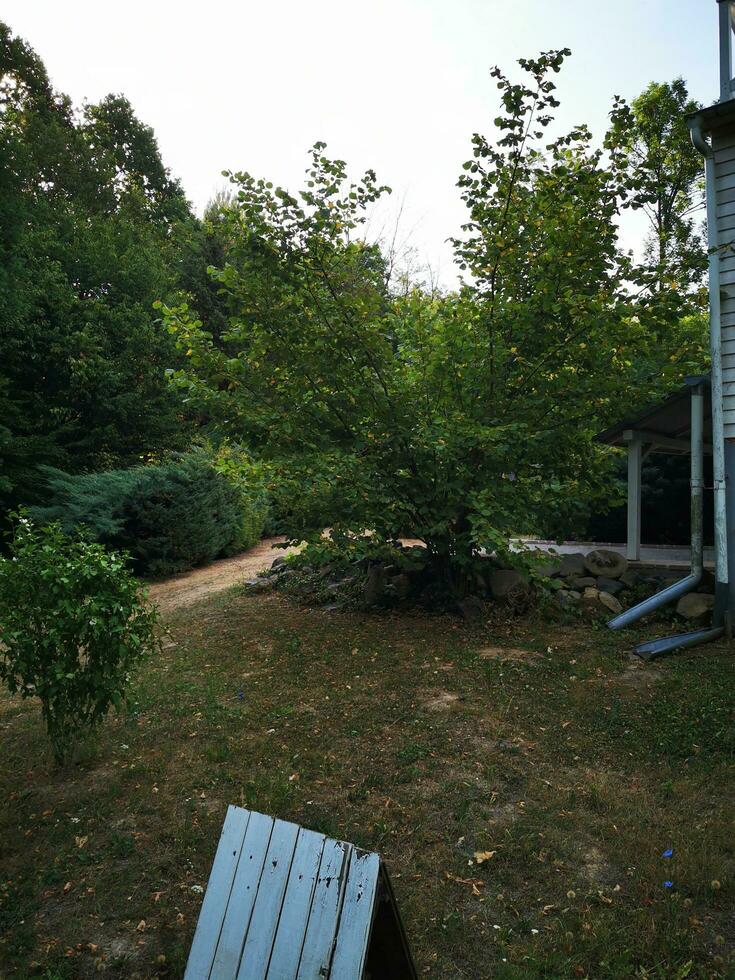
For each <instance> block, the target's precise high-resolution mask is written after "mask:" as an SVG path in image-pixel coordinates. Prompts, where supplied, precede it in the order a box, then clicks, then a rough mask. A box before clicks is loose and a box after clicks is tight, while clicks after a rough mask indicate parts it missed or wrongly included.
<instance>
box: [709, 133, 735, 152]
mask: <svg viewBox="0 0 735 980" xmlns="http://www.w3.org/2000/svg"><path fill="white" fill-rule="evenodd" d="M733 147H735V133H733V132H732V130H730V129H716V130H715V131H714V133H713V134H712V149H713V150H714V151H715V153H726V152H727V151H728V150H731V149H733Z"/></svg>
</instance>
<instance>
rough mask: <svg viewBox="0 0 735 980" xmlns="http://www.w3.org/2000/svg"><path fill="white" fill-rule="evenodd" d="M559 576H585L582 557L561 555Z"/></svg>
mask: <svg viewBox="0 0 735 980" xmlns="http://www.w3.org/2000/svg"><path fill="white" fill-rule="evenodd" d="M559 574H560V575H562V576H563V577H564V578H566V577H567V576H568V575H569V576H571V575H574V576H580V575H584V574H585V564H584V555H581V554H579V555H578V554H572V555H562V556H561V559H560V569H559Z"/></svg>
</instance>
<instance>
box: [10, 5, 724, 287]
mask: <svg viewBox="0 0 735 980" xmlns="http://www.w3.org/2000/svg"><path fill="white" fill-rule="evenodd" d="M0 19H2V20H4V21H5V22H6V23H8V24H9V25H10V27H11V29H12V30H13V32H14V33H15V34H19V35H20V36H22V37H24V38H25V39H26V40H27V41H28V42H29V43H30V45H31V46H32V47H33V48H34V49H35V50H36V52H37V53H38V54H39V55H40V56H41V58H42V59H43V61H44V62H45V64H46V67H47V70H48V72H49V75H50V77H51V80H52V82H53V84H54V86H55V87H56V88H57V89H58V90H60V91H63V92H65V93H67V94H68V95H70V96H71V97H72V99H73V100H74V101H75V103H77V104H81V103H82V102H83V101H85V100H87V101H90V102H94V101H97V100H99V99H100V98H102V97H103V96H104V95H106V94H107V93H109V92H114V93H123V94H124V95H126V96H127V97H128V99H129V100H130V102H131V103H132V105H133V107H134V108H135V111H136V113H137V115H138V116H139V118H141V119H142V120H143V121H144V122H146V123H147V124H148V125H150V126H152V127H153V129H154V131H155V133H156V136H157V138H158V142H159V146H160V149H161V152H162V155H163V159H164V162H165V164H166V165H167V166H168V167H169V168H170V170H171V172H172V173H173V174H174V175H175V176H177V177H178V178H179V179H180V180H181V182H182V183H183V186H184V188H185V190H186V193H187V196H188V197H189V199H190V200H191V201H192V203H193V204H194V206H195V208H196V209H197V211H198V212H201V211H202V209H203V208H204V206H205V205H206V203H207V201H208V200H209V199H210V198H211V197H212V195H213V194H214V193H215V192H216V191H217V190H218V189H221V188H223V187H224V186H226V184H227V181H226V179H225V178H224V177H222V171H223V170H225V169H228V170H247V171H249V172H250V173H252V174H253V175H254V176H256V177H264V178H266V179H268V180H272V181H273V182H274V183H278V184H281V185H282V186H285V187H287V188H289V189H291V190H298V189H299V188H300V187H301V186H302V177H303V172H304V169H305V167H306V163H307V151H308V148H309V147H310V146H311V145H312V144H313V143H314V142H315V141H316V140H323V141H324V142H325V143H327V153H328V154H329V155H331V156H336V157H339V158H341V159H344V160H346V161H347V163H348V165H349V168H350V172H351V173H353V174H354V175H355V176H357V175H358V174H359V173H362V171H363V170H365V169H366V168H368V167H372V168H373V169H375V170H376V171H377V175H378V178H379V180H380V181H381V182H383V183H387V184H389V185H390V186H391V187H392V188H393V196H392V198H391V201H390V205H389V207H388V209H387V210H384V211H383V212H381V213H380V214H378V215H376V216H374V218H373V219H372V220H371V229H370V233H371V234H372V235H374V236H376V235H378V234H379V233H380V231H381V230H382V229H385V233H386V234H392V231H393V226H394V223H395V219H396V216H397V214H398V212H399V211H402V214H401V219H400V226H399V241H400V242H401V243H408V244H410V245H411V246H412V247H413V248H415V250H416V252H417V254H418V256H419V257H420V259H421V261H422V262H426V263H428V264H429V265H430V266H431V268H432V270H433V273H434V275H435V276H437V277H438V278H439V281H440V282H442V283H443V284H444V285H453V284H454V282H455V281H456V280H455V275H456V273H455V270H454V269H453V265H452V251H451V247H450V246H449V244H448V243H447V239H448V238H449V237H450V236H451V235H454V234H457V233H458V232H459V230H460V225H461V223H462V221H463V220H464V219H465V211H464V205H463V204H462V201H461V200H460V197H459V192H458V190H457V188H456V181H457V177H458V175H459V173H460V169H461V165H462V163H463V161H464V160H466V159H467V158H468V157H469V156H470V155H471V148H470V140H471V137H472V134H473V133H474V132H478V131H479V132H484V133H488V134H490V133H492V120H493V118H494V117H495V116H496V115H497V114H498V113H497V89H496V88H495V84H494V82H493V81H492V80H491V78H490V74H489V70H490V68H491V67H492V66H493V65H496V64H497V65H500V66H501V67H502V68H503V69H504V70H505V71H506V72H513V70H514V68H515V67H516V66H515V62H516V60H517V59H518V58H521V57H534V56H535V55H536V54H538V52H539V51H541V50H548V49H550V48H559V47H569V48H571V49H572V57H571V58H570V59H569V60H568V61H567V63H566V65H565V68H564V70H563V73H562V74H561V75H560V76H559V77H558V85H559V97H560V98H561V102H562V106H561V108H560V110H559V111H558V119H559V124H560V126H563V127H564V128H567V127H571V126H572V125H573V124H576V123H579V122H586V123H587V124H588V125H589V126H590V127H591V129H592V131H593V133H594V134H595V135H596V136H597V137H598V138H601V137H602V134H603V133H604V131H605V128H606V125H607V113H608V112H609V109H610V105H611V102H612V98H613V95H615V94H619V95H622V96H624V97H626V98H628V99H631V98H633V97H635V96H636V95H637V94H638V93H639V92H640V91H641V90H642V89H643V88H644V87H645V86H646V85H647V84H648V83H649V82H650V81H654V80H655V81H664V80H670V79H672V78H674V77H676V76H678V75H681V76H683V77H684V78H685V79H687V81H688V83H689V88H690V92H691V94H692V95H693V96H694V97H695V98H697V99H699V100H700V101H702V102H704V103H706V104H710V103H711V102H713V101H715V99H716V97H717V94H718V65H717V58H718V54H717V50H718V49H717V3H716V2H715V0H615V2H612V0H605V2H602V0H599V2H595V0H546V2H538V0H537V2H531V0H360V2H357V0H258V2H253V0H237V2H235V0H207V2H206V3H203V2H201V0H198V2H192V0H176V2H173V0H145V2H144V0H125V2H124V3H110V2H104V0H63V2H61V3H60V2H59V0H0ZM623 232H624V239H625V243H626V245H628V246H629V247H632V246H634V245H635V244H636V243H637V241H638V239H639V238H640V236H641V234H642V226H640V225H636V224H635V223H632V224H631V223H629V224H628V225H626V226H625V227H624V230H623Z"/></svg>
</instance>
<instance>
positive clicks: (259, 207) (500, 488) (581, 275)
mask: <svg viewBox="0 0 735 980" xmlns="http://www.w3.org/2000/svg"><path fill="white" fill-rule="evenodd" d="M565 53H566V52H549V53H547V54H545V55H542V56H541V57H540V58H538V59H537V60H534V61H522V62H521V65H522V67H523V69H524V71H525V79H526V80H524V81H523V82H522V83H520V84H517V83H513V82H511V81H510V80H509V79H507V78H506V77H505V76H503V75H502V74H501V73H500V72H499V71H496V72H494V75H495V77H496V80H497V83H498V86H499V88H500V91H501V100H502V111H501V115H500V116H499V117H498V118H497V119H496V121H495V122H496V128H497V130H498V131H499V137H498V138H497V139H496V140H495V142H491V141H490V140H489V139H487V138H486V137H484V136H480V135H476V136H475V137H474V140H473V158H472V159H471V160H470V161H469V162H468V163H467V164H466V165H465V171H464V174H463V176H462V178H461V180H460V187H461V190H462V194H463V196H464V199H465V201H466V203H467V207H468V222H467V224H466V225H465V228H464V235H463V236H462V237H461V238H460V239H458V240H457V241H456V243H455V245H456V251H457V256H458V259H459V261H460V264H461V266H462V268H463V269H465V270H466V272H467V273H468V274H469V275H468V283H467V285H465V286H464V287H463V288H462V289H461V291H460V292H459V293H457V294H452V295H448V296H444V297H441V296H440V297H436V296H427V295H426V294H425V293H423V292H421V291H420V290H418V289H416V290H413V291H409V292H408V293H407V294H403V295H401V296H400V297H395V296H391V295H390V294H389V293H388V292H387V290H386V287H385V262H384V260H383V258H382V256H381V255H380V253H379V252H378V251H377V250H376V249H375V248H374V247H370V246H368V245H367V244H366V243H365V242H364V241H363V240H362V239H361V238H360V225H361V223H362V222H363V220H364V216H365V213H366V209H367V208H369V207H370V205H371V204H372V203H373V202H374V201H375V200H376V199H377V198H378V197H379V196H380V195H381V194H382V193H383V192H384V191H385V190H386V189H385V188H383V187H380V186H378V184H377V182H376V179H375V175H374V174H373V173H372V172H368V173H367V174H366V175H365V176H364V177H363V178H362V180H361V181H359V182H356V183H349V182H348V180H347V174H346V169H345V165H344V164H343V163H342V162H341V161H334V160H330V159H329V158H328V157H327V156H326V155H325V154H324V152H323V151H324V146H323V144H317V145H316V147H315V148H314V150H313V153H312V160H311V165H310V167H309V169H308V171H307V184H306V188H305V189H304V190H303V191H302V192H301V193H300V194H299V195H298V196H294V195H292V194H290V193H289V192H287V191H285V190H283V189H281V188H277V187H273V186H272V185H271V184H270V183H269V182H266V181H263V180H255V179H254V178H252V177H251V176H249V175H248V174H235V175H233V177H232V179H233V183H234V185H235V188H236V190H237V195H236V200H235V202H234V205H233V206H232V207H231V208H229V209H228V211H227V216H226V221H227V222H228V232H227V238H228V241H229V243H230V244H229V247H228V252H227V261H226V263H225V264H224V266H223V267H221V268H218V269H215V270H213V275H214V278H215V280H216V281H217V282H218V283H219V284H220V286H221V288H222V289H223V290H224V291H225V292H226V293H227V294H228V296H229V297H230V301H231V304H232V309H233V310H234V311H235V313H234V315H233V316H232V317H231V319H230V324H231V325H230V329H229V330H228V332H227V333H225V334H224V335H223V336H221V337H219V338H215V337H213V335H212V332H211V331H207V330H206V329H205V326H204V325H203V323H202V321H201V319H199V318H198V317H197V316H196V315H195V314H193V313H192V311H191V310H189V309H188V308H187V305H186V304H180V305H178V306H176V307H170V308H167V309H166V310H165V316H166V321H167V323H168V325H169V328H170V329H171V330H172V332H173V333H174V334H175V336H176V337H177V339H178V342H179V344H180V346H181V349H182V351H183V353H184V354H185V356H186V358H187V367H186V368H185V369H183V370H181V371H179V372H178V373H176V375H175V381H176V382H177V384H178V385H179V386H180V387H181V388H183V389H185V390H186V391H187V394H188V397H190V398H193V399H194V400H198V401H200V402H201V403H203V404H205V405H206V406H207V409H208V410H209V411H210V412H212V413H213V415H214V416H215V417H216V416H218V417H219V420H220V422H221V424H222V425H223V426H226V427H228V428H230V429H232V430H234V431H235V432H236V433H237V435H238V437H240V438H243V437H244V438H246V439H247V440H249V441H250V442H251V443H255V444H257V445H258V446H259V448H260V450H261V452H262V453H263V454H264V455H265V456H266V457H267V458H269V459H270V461H271V463H272V465H273V467H274V468H275V469H276V471H277V472H278V474H279V481H278V483H279V485H280V486H281V488H282V489H283V488H285V489H286V491H287V496H288V499H289V500H290V506H291V526H290V530H291V532H292V533H293V534H294V535H299V536H301V535H303V534H304V531H305V529H307V528H308V527H311V528H313V529H314V530H313V533H314V534H315V535H316V534H318V533H319V531H320V530H321V527H322V526H323V525H324V524H325V523H327V522H328V523H329V524H330V526H331V527H332V529H333V534H335V535H336V536H338V537H339V536H340V535H341V534H353V535H354V534H359V533H361V532H362V531H364V530H365V529H370V530H371V531H372V532H373V533H374V534H375V535H376V536H377V537H378V538H380V539H385V538H393V537H396V536H398V535H400V534H409V535H416V536H418V537H421V538H423V539H424V540H425V541H426V542H427V545H428V548H429V551H430V553H431V555H432V556H433V558H434V560H435V562H436V564H437V567H438V568H439V569H440V571H441V572H442V573H443V574H444V576H445V578H446V581H447V583H448V584H449V586H450V587H451V588H452V589H454V590H455V591H457V592H461V591H462V590H463V589H464V588H465V587H466V583H467V582H468V580H469V578H470V574H471V572H472V565H473V562H474V561H475V559H476V557H477V556H478V554H479V552H480V550H481V549H492V548H496V549H500V550H506V551H507V548H508V537H509V535H511V534H513V533H518V532H519V531H533V530H535V529H536V528H538V527H539V526H540V525H541V524H542V522H543V524H544V526H547V527H548V514H549V513H550V512H551V513H554V514H555V515H557V516H558V518H559V520H561V518H562V517H563V516H564V515H566V514H568V513H569V512H570V511H574V510H575V509H578V508H580V507H581V506H583V501H584V502H586V504H589V503H590V502H592V501H593V500H594V499H595V498H596V497H598V496H601V495H604V492H605V484H604V480H603V470H602V464H601V461H600V460H599V458H598V457H597V455H596V453H595V452H594V451H593V449H592V446H591V440H590V437H591V435H592V434H593V433H594V431H595V430H596V428H597V427H599V426H600V425H601V423H602V422H603V421H604V420H606V419H607V418H609V417H610V416H611V415H613V414H615V413H616V412H618V411H619V407H620V404H621V401H622V400H623V399H625V401H626V403H629V401H630V397H629V390H630V387H631V385H634V384H635V383H636V382H637V380H639V379H641V378H643V377H645V375H646V371H650V367H651V365H650V362H649V363H648V364H646V343H647V342H646V337H647V336H648V335H649V330H648V326H649V322H653V321H657V320H658V319H660V318H661V317H666V316H669V315H670V314H671V310H672V306H671V303H670V301H669V298H668V297H660V296H659V297H658V298H657V300H656V302H653V301H651V300H646V301H643V302H642V301H640V300H634V299H633V298H632V296H631V292H630V285H631V283H634V282H635V280H636V276H637V272H636V270H635V269H634V268H633V266H632V263H631V260H630V259H629V258H628V257H627V256H626V255H624V254H622V253H621V252H620V250H619V248H618V244H617V235H616V217H617V212H618V208H619V206H620V201H621V197H623V196H624V195H625V194H627V193H628V189H627V187H626V184H625V181H622V182H621V180H620V175H619V172H618V171H617V170H616V169H615V168H612V169H610V168H607V167H606V166H605V165H604V163H603V158H602V156H601V154H600V153H599V152H597V151H594V150H593V149H592V148H591V145H590V136H589V133H588V132H587V130H586V129H585V128H584V127H578V128H576V129H575V130H573V131H572V132H571V133H569V134H566V135H564V136H561V137H557V138H555V139H551V138H550V137H549V136H548V133H549V127H550V124H551V122H552V117H553V109H554V108H555V106H556V104H557V103H556V99H555V95H554V91H555V89H554V83H553V80H552V78H553V74H554V73H555V72H556V71H558V70H559V68H560V66H561V64H562V61H563V58H564V55H565ZM659 353H660V357H659V362H658V363H659V368H658V373H659V374H661V373H662V371H661V363H662V362H663V363H664V364H665V363H666V362H667V358H666V354H665V352H659ZM657 356H658V355H657ZM663 373H664V374H665V373H666V372H665V369H664V371H663ZM647 394H648V392H646V393H645V394H644V395H643V397H646V395H647Z"/></svg>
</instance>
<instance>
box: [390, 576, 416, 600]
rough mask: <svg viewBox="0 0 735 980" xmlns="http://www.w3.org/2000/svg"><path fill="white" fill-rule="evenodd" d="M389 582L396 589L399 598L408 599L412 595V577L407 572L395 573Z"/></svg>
mask: <svg viewBox="0 0 735 980" xmlns="http://www.w3.org/2000/svg"><path fill="white" fill-rule="evenodd" d="M388 584H389V585H391V586H392V587H393V588H394V589H395V593H396V595H397V596H398V598H399V599H408V597H409V596H410V595H411V589H412V583H411V577H410V576H409V575H406V573H405V572H401V574H400V575H394V576H393V578H392V579H390V580H389V582H388Z"/></svg>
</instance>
